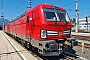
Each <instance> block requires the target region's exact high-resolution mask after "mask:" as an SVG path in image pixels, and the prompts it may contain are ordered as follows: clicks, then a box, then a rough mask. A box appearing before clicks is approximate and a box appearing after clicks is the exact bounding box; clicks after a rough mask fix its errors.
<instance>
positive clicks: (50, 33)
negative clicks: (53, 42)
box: [47, 31, 58, 36]
mask: <svg viewBox="0 0 90 60" xmlns="http://www.w3.org/2000/svg"><path fill="white" fill-rule="evenodd" d="M47 35H48V36H58V32H57V31H47Z"/></svg>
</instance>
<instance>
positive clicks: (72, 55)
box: [14, 39, 88, 60]
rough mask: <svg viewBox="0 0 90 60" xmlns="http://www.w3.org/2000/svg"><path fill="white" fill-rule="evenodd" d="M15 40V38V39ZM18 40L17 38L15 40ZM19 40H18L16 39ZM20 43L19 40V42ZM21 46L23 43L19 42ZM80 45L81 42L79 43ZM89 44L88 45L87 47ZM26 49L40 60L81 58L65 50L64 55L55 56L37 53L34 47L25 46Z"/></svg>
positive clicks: (73, 59) (72, 59)
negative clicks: (44, 55)
mask: <svg viewBox="0 0 90 60" xmlns="http://www.w3.org/2000/svg"><path fill="white" fill-rule="evenodd" d="M14 40H15V39H14ZM15 41H16V40H15ZM16 42H17V41H16ZM18 43H19V42H18ZM19 44H20V45H21V46H23V45H22V44H21V43H19ZM79 45H80V43H79ZM87 46H88V45H86V47H87ZM23 47H24V48H25V49H27V50H28V51H29V52H30V53H31V54H32V55H33V56H34V57H36V58H37V59H38V60H60V59H61V60H75V59H76V58H79V56H78V55H75V54H72V53H69V52H65V53H64V54H63V55H60V56H54V57H43V56H41V55H40V54H38V53H36V52H35V51H33V50H32V49H28V48H27V47H25V46H23Z"/></svg>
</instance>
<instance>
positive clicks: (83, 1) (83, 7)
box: [0, 0, 90, 19]
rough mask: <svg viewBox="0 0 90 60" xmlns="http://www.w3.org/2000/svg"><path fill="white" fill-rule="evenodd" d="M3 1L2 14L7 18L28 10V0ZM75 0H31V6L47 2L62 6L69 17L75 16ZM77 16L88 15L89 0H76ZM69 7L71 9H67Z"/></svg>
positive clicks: (13, 17)
mask: <svg viewBox="0 0 90 60" xmlns="http://www.w3.org/2000/svg"><path fill="white" fill-rule="evenodd" d="M3 1H4V16H5V18H7V19H15V18H16V16H19V15H20V14H22V13H24V12H25V11H27V10H28V8H27V7H28V1H29V0H3ZM75 1H76V0H32V7H34V6H36V5H37V4H41V3H47V4H53V5H57V6H60V7H63V8H65V9H66V10H67V12H68V13H69V16H70V18H75V14H76V13H75V9H76V6H75V5H76V3H75ZM78 1H79V2H78V8H79V18H84V17H85V16H89V15H90V0H78ZM1 2H2V0H0V16H1V7H2V4H1ZM68 9H71V10H68Z"/></svg>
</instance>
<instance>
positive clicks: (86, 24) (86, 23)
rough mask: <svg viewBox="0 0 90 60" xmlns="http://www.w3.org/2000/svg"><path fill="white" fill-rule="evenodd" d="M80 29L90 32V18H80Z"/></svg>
mask: <svg viewBox="0 0 90 60" xmlns="http://www.w3.org/2000/svg"><path fill="white" fill-rule="evenodd" d="M79 29H83V30H84V31H87V30H88V31H89V32H90V18H87V20H86V18H81V19H79Z"/></svg>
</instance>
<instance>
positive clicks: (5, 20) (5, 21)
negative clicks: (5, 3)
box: [0, 19, 10, 25]
mask: <svg viewBox="0 0 90 60" xmlns="http://www.w3.org/2000/svg"><path fill="white" fill-rule="evenodd" d="M8 22H10V21H9V20H8V19H4V24H5V25H6V24H7V23H8ZM0 25H1V19H0Z"/></svg>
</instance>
